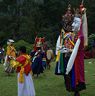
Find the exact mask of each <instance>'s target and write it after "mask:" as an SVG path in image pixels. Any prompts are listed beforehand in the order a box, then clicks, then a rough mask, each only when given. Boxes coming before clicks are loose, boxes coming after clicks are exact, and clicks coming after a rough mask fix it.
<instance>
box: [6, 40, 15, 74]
mask: <svg viewBox="0 0 95 96" xmlns="http://www.w3.org/2000/svg"><path fill="white" fill-rule="evenodd" d="M13 43H14V40H12V39H9V40H8V41H7V45H8V46H7V51H6V56H5V62H4V68H5V72H7V73H8V74H9V73H11V72H13V68H12V67H11V65H10V61H11V60H13V59H15V58H16V49H15V47H14V45H13Z"/></svg>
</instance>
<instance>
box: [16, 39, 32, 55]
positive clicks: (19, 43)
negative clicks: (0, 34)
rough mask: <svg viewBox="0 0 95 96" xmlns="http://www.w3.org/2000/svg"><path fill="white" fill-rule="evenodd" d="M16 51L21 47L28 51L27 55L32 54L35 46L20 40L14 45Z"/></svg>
mask: <svg viewBox="0 0 95 96" xmlns="http://www.w3.org/2000/svg"><path fill="white" fill-rule="evenodd" d="M14 46H15V48H16V50H17V51H18V50H19V48H20V47H21V46H25V47H26V49H27V53H30V52H31V50H32V49H33V44H30V43H28V42H26V41H24V40H19V41H18V42H16V43H14Z"/></svg>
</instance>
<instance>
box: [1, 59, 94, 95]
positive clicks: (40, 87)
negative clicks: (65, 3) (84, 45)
mask: <svg viewBox="0 0 95 96" xmlns="http://www.w3.org/2000/svg"><path fill="white" fill-rule="evenodd" d="M54 69H55V63H54V62H52V64H51V69H50V70H45V72H44V73H43V74H41V75H40V76H39V78H33V80H34V85H35V90H36V96H67V95H66V94H67V92H66V90H65V87H64V79H63V76H56V75H54ZM85 74H86V84H87V89H86V90H84V91H82V92H81V96H95V60H94V59H89V60H85ZM0 96H17V78H16V74H12V75H11V76H7V75H6V74H5V72H4V69H3V66H2V64H0ZM70 96H73V93H70Z"/></svg>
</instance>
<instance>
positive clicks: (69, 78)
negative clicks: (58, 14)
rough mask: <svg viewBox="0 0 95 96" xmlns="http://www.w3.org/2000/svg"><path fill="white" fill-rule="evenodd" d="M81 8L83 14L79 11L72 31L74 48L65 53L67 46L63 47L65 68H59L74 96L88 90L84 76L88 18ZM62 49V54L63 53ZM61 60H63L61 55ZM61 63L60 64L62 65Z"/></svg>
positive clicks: (68, 89) (78, 95)
mask: <svg viewBox="0 0 95 96" xmlns="http://www.w3.org/2000/svg"><path fill="white" fill-rule="evenodd" d="M81 6H82V7H81V8H80V9H81V10H82V11H81V14H79V12H78V9H77V10H76V13H75V16H74V20H73V23H72V31H73V32H74V33H75V35H74V39H73V42H71V43H72V45H73V46H72V48H71V49H70V48H68V49H69V51H68V52H67V53H66V52H65V51H67V50H65V51H64V50H63V49H64V48H63V49H62V47H66V46H65V44H64V45H63V46H61V49H62V50H63V57H62V60H63V66H59V70H58V71H59V73H60V72H61V74H62V71H61V69H62V68H63V69H64V70H63V75H64V79H65V86H66V89H67V91H69V92H70V91H74V96H80V94H79V91H81V90H84V89H85V88H86V86H85V76H84V46H87V29H85V30H84V28H87V18H86V13H85V12H86V11H85V8H84V7H83V5H81ZM82 8H83V9H82ZM83 31H85V32H83ZM64 33H65V32H64ZM84 37H85V39H84ZM68 40H69V39H68ZM64 42H65V40H64ZM66 44H67V46H68V45H69V44H68V43H66ZM57 45H58V41H57ZM57 48H58V47H57ZM61 49H60V53H62V52H61ZM64 53H65V54H64ZM68 53H69V57H66V54H68ZM58 54H59V53H58ZM57 57H58V55H57ZM59 58H61V56H60V55H59ZM57 60H58V58H57ZM62 60H60V62H62ZM60 62H59V63H58V64H60V65H62V64H61V63H60Z"/></svg>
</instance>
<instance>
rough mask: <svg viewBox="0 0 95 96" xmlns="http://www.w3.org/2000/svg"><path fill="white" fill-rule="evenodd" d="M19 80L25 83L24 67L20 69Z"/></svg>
mask: <svg viewBox="0 0 95 96" xmlns="http://www.w3.org/2000/svg"><path fill="white" fill-rule="evenodd" d="M19 82H20V83H24V68H23V67H22V68H21V70H20V75H19Z"/></svg>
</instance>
